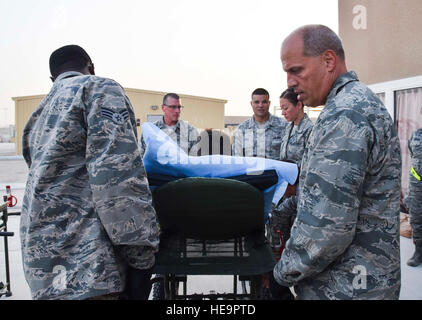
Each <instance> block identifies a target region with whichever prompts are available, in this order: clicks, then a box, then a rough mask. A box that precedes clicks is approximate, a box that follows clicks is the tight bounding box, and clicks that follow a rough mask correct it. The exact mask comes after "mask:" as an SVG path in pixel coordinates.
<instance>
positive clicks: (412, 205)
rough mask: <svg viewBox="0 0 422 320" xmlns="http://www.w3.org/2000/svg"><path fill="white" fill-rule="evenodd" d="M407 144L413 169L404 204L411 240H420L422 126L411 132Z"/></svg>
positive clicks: (421, 229)
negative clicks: (410, 230)
mask: <svg viewBox="0 0 422 320" xmlns="http://www.w3.org/2000/svg"><path fill="white" fill-rule="evenodd" d="M408 146H409V151H410V155H411V158H412V168H413V170H412V172H411V173H410V176H409V193H408V195H407V197H406V205H407V207H408V208H409V215H410V224H411V226H412V232H413V240H415V241H422V128H420V129H418V130H416V131H415V132H413V133H412V135H411V136H410V139H409V143H408ZM413 172H414V173H413ZM419 178H420V179H421V180H419Z"/></svg>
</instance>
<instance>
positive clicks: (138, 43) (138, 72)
mask: <svg viewBox="0 0 422 320" xmlns="http://www.w3.org/2000/svg"><path fill="white" fill-rule="evenodd" d="M337 2H338V1H337V0H319V1H315V0H294V1H286V0H261V1H258V0H154V1H153V0H119V1H116V0H114V1H109V0H84V1H82V0H54V1H53V0H0V57H1V59H0V71H1V73H2V76H1V77H0V114H1V115H0V126H5V125H8V124H13V123H14V102H13V101H12V99H11V98H12V97H16V96H26V95H38V94H46V93H48V92H49V90H50V88H51V85H52V82H51V80H50V79H49V76H50V74H49V67H48V59H49V57H50V54H51V52H53V51H54V50H55V49H57V48H59V47H61V46H64V45H68V44H78V45H80V46H81V47H83V48H84V49H85V50H86V51H87V52H88V54H89V55H90V57H91V59H92V60H93V62H94V64H95V72H96V75H98V76H103V77H107V78H111V79H114V80H116V81H117V82H119V83H120V84H121V85H122V86H123V87H125V88H136V89H144V90H156V91H163V92H176V93H179V94H188V95H195V96H205V97H210V98H217V99H225V100H228V102H227V104H226V107H225V115H228V116H234V115H243V116H249V115H252V109H251V106H250V94H251V92H252V91H253V90H254V89H255V88H258V87H263V88H266V89H267V90H268V91H269V92H270V100H271V101H272V104H271V110H272V109H273V107H274V106H278V97H279V95H280V94H281V92H282V91H284V89H285V88H286V75H285V73H284V71H283V69H282V65H281V61H280V47H281V43H282V41H283V39H284V38H285V37H286V36H287V35H288V34H290V32H292V31H293V30H294V29H296V28H298V27H300V26H302V25H305V24H314V23H318V24H324V25H326V26H328V27H330V28H331V29H332V30H334V31H335V32H336V33H338V3H337Z"/></svg>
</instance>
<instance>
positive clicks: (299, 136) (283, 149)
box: [280, 113, 314, 166]
mask: <svg viewBox="0 0 422 320" xmlns="http://www.w3.org/2000/svg"><path fill="white" fill-rule="evenodd" d="M313 126H314V123H313V122H312V120H311V119H309V117H308V115H307V114H306V113H305V115H304V116H303V119H302V120H301V121H300V122H299V124H298V125H297V126H295V125H294V123H293V122H291V123H290V124H289V125H288V126H287V128H286V131H285V134H284V136H283V138H282V140H281V145H280V160H281V161H285V160H290V161H294V162H296V164H297V165H298V166H300V163H301V162H302V157H303V153H304V152H305V145H306V142H307V141H308V138H309V135H310V134H311V131H312V127H313Z"/></svg>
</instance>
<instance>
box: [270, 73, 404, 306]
mask: <svg viewBox="0 0 422 320" xmlns="http://www.w3.org/2000/svg"><path fill="white" fill-rule="evenodd" d="M400 176H401V157H400V146H399V140H398V137H397V134H396V132H395V129H394V124H393V121H392V119H391V117H390V115H389V114H388V112H387V110H386V108H385V107H384V106H383V104H382V102H381V101H380V100H379V99H378V98H377V97H376V95H375V94H374V93H373V92H372V91H370V90H369V89H368V88H367V87H366V86H365V85H363V84H362V83H360V82H359V81H358V78H357V76H356V74H355V73H354V72H353V71H350V72H347V73H345V74H343V75H341V76H340V77H339V78H338V79H337V80H336V81H335V83H334V84H333V87H332V89H331V92H330V94H329V95H328V97H327V101H326V105H325V108H324V109H323V111H322V112H321V114H320V116H319V118H318V120H317V121H316V123H315V125H314V128H313V130H312V133H311V135H310V136H309V140H308V145H307V149H306V150H305V153H304V157H303V160H302V171H301V173H300V180H299V195H298V208H297V217H296V220H295V222H294V224H293V227H292V230H291V237H290V239H289V241H288V242H287V245H286V248H285V250H284V252H283V254H282V258H281V260H280V261H279V262H278V263H277V265H276V267H275V268H274V277H275V279H276V280H277V281H278V282H279V283H280V284H282V285H285V286H292V285H294V286H295V292H296V293H297V295H298V298H299V299H398V297H399V293H400V243H399V230H400V226H399V213H400Z"/></svg>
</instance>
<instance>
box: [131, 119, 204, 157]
mask: <svg viewBox="0 0 422 320" xmlns="http://www.w3.org/2000/svg"><path fill="white" fill-rule="evenodd" d="M153 124H154V125H156V126H157V127H158V128H159V129H161V130H163V131H164V132H165V133H166V134H167V135H168V136H170V138H172V140H173V141H174V142H176V143H177V145H178V146H179V147H180V148H181V149H182V150H183V151H184V152H186V154H188V155H191V156H197V155H198V150H199V145H198V146H197V143H198V142H199V134H198V131H197V130H196V128H195V127H194V126H192V125H191V124H189V123H188V122H186V121H183V120H178V121H177V123H176V124H175V125H174V126H171V127H169V126H167V125H166V124H165V123H164V117H163V118H161V119H160V120H157V121H155V122H153ZM195 146H196V147H195ZM139 148H140V150H141V154H142V155H143V154H144V153H145V148H146V145H145V141H144V139H143V137H142V135H141V139H140V140H139Z"/></svg>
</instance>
